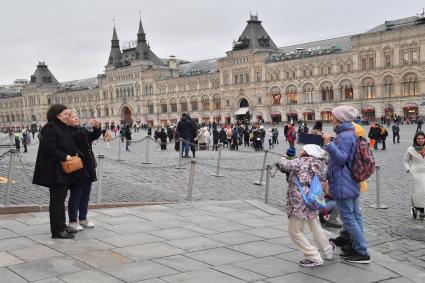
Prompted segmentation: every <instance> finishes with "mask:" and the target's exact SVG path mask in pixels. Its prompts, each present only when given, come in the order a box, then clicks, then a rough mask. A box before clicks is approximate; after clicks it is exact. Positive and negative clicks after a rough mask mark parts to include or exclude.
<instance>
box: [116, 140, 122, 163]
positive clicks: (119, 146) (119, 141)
mask: <svg viewBox="0 0 425 283" xmlns="http://www.w3.org/2000/svg"><path fill="white" fill-rule="evenodd" d="M121 143H122V140H121V135H120V136H119V137H118V159H117V160H118V161H122V159H121Z"/></svg>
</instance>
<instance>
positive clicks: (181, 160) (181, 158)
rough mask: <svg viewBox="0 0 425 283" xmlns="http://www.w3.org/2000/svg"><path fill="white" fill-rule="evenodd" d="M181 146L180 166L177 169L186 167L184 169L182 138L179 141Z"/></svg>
mask: <svg viewBox="0 0 425 283" xmlns="http://www.w3.org/2000/svg"><path fill="white" fill-rule="evenodd" d="M179 144H180V150H179V166H178V167H176V169H184V168H185V167H182V163H183V139H182V138H180V139H179Z"/></svg>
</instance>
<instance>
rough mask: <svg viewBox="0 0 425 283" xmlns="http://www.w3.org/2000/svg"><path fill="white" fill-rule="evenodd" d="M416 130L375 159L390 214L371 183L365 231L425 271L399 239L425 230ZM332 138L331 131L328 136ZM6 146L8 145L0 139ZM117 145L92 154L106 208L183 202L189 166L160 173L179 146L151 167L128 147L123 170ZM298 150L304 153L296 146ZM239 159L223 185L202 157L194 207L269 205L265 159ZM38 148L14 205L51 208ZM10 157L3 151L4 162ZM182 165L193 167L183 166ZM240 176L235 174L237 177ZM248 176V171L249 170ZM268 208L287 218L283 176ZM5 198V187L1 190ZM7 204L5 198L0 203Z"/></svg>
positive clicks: (424, 254)
mask: <svg viewBox="0 0 425 283" xmlns="http://www.w3.org/2000/svg"><path fill="white" fill-rule="evenodd" d="M415 129H416V127H415V126H413V125H410V126H408V125H404V126H401V143H400V144H395V145H394V144H393V143H392V135H391V133H390V136H389V139H388V140H387V150H386V151H382V150H378V151H376V152H374V155H375V158H376V160H377V164H379V165H381V168H382V169H381V184H382V185H381V190H382V195H381V199H382V203H383V204H385V205H388V209H385V210H377V209H373V208H370V207H369V205H371V204H374V203H375V202H376V190H375V176H373V177H372V178H371V179H370V181H369V182H368V187H369V188H368V191H367V192H366V193H364V194H363V195H362V197H361V202H362V209H363V217H364V226H365V231H366V233H367V239H368V241H369V244H370V246H372V247H374V248H375V249H376V250H378V251H380V252H382V253H384V254H387V255H389V256H391V257H393V258H395V259H397V260H404V261H408V262H410V263H411V264H414V265H416V266H419V267H421V268H425V243H424V242H422V241H415V240H412V239H407V238H404V237H401V236H398V235H396V233H394V231H395V230H396V229H397V228H398V227H400V226H403V225H404V226H405V225H410V226H414V225H420V226H423V222H420V221H419V220H413V219H411V217H410V215H409V182H410V180H409V177H408V175H407V174H406V173H405V171H404V166H403V163H402V157H403V154H404V152H405V150H406V149H407V147H408V146H409V145H411V143H412V140H413V134H414V132H415ZM328 130H329V129H328ZM145 135H146V132H141V133H136V134H134V140H135V141H138V140H141V139H142V138H143V137H144V136H145ZM282 136H283V129H280V137H279V140H280V144H279V145H278V146H276V147H275V148H274V149H272V151H273V152H275V153H276V154H272V153H269V154H268V159H267V163H268V164H271V163H273V162H275V161H277V160H278V158H279V156H278V154H277V153H281V152H285V151H286V149H287V143H285V142H283V140H282V138H283V137H282ZM0 140H2V137H1V136H0ZM117 147H118V140H115V141H113V142H112V144H111V149H106V147H105V144H104V142H103V141H99V142H98V143H97V145H96V146H95V147H94V152H95V154H104V155H105V156H106V157H107V158H106V160H105V162H104V172H103V186H102V188H103V193H102V200H103V201H105V202H117V201H118V202H128V201H173V202H181V201H184V200H185V198H186V196H187V187H188V181H189V168H190V164H186V165H185V166H184V167H185V169H175V168H167V167H162V168H160V166H163V165H167V166H170V165H177V164H178V154H177V153H176V152H175V151H174V145H169V146H168V150H167V151H166V152H161V151H159V150H157V146H156V145H154V144H153V142H151V143H150V151H149V155H150V161H151V162H152V163H153V164H152V165H143V164H142V162H143V161H145V148H146V141H143V142H140V143H134V144H133V145H132V147H131V152H125V148H124V146H123V147H122V159H123V160H124V161H123V162H121V163H120V162H117V161H115V159H117V157H118V149H117ZM297 148H298V149H299V148H300V146H297ZM240 149H241V150H240V151H229V150H227V149H225V150H224V151H223V152H222V162H221V166H222V167H224V168H226V169H225V170H221V172H220V173H221V174H223V175H224V177H223V178H216V177H213V176H211V174H212V173H214V172H215V165H216V160H217V152H212V151H197V152H196V160H197V162H198V163H197V164H196V167H195V178H194V185H193V200H194V201H197V200H237V199H264V186H257V185H254V184H253V182H254V181H258V180H259V176H260V172H259V171H258V170H256V169H260V168H261V167H262V162H263V157H264V152H253V151H252V150H250V149H248V148H245V147H243V146H242V147H240ZM36 150H37V145H33V146H30V147H29V153H28V154H20V158H19V161H18V162H17V165H16V168H17V170H16V175H15V176H16V177H15V179H16V182H17V183H16V184H15V185H14V187H13V191H12V194H11V202H12V203H13V204H24V203H26V204H45V203H47V202H48V194H47V190H46V189H45V188H41V187H36V186H33V185H31V178H32V173H33V164H34V160H35V156H36ZM2 151H4V149H0V155H1V153H2ZM183 162H185V163H187V162H190V160H188V159H183ZM232 168H233V169H237V170H231V169H232ZM248 169H249V170H248ZM7 171H8V157H6V158H3V159H1V160H0V176H6V175H7ZM270 184H271V185H270V204H271V205H273V206H274V207H277V208H279V209H281V210H284V207H285V191H286V187H287V185H286V181H285V176H284V175H283V174H280V173H277V175H276V177H274V178H272V179H271V182H270ZM0 189H1V190H4V189H5V185H2V184H0ZM96 195H97V183H94V184H93V192H92V196H93V200H95V199H96ZM0 202H3V194H1V196H0Z"/></svg>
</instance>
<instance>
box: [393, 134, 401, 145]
mask: <svg viewBox="0 0 425 283" xmlns="http://www.w3.org/2000/svg"><path fill="white" fill-rule="evenodd" d="M395 138H397V143H400V134H399V133H393V143H395Z"/></svg>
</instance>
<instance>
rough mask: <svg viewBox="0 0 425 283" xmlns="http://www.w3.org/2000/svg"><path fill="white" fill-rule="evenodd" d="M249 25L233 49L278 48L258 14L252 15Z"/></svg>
mask: <svg viewBox="0 0 425 283" xmlns="http://www.w3.org/2000/svg"><path fill="white" fill-rule="evenodd" d="M247 23H248V24H247V26H246V27H245V30H244V31H243V32H242V34H241V36H239V39H238V40H237V41H236V42H234V43H233V50H234V51H236V50H243V49H278V47H277V46H276V44H275V43H274V42H273V40H272V39H271V38H270V36H269V35H268V33H267V32H266V30H265V29H264V27H263V26H262V25H261V21H260V20H258V16H257V15H255V16H254V15H250V19H249V20H248V21H247Z"/></svg>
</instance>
